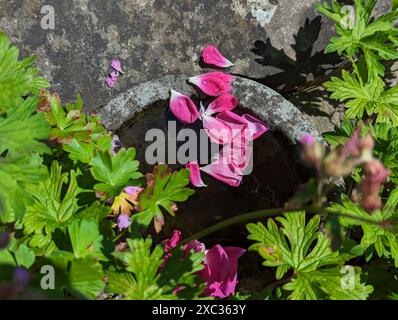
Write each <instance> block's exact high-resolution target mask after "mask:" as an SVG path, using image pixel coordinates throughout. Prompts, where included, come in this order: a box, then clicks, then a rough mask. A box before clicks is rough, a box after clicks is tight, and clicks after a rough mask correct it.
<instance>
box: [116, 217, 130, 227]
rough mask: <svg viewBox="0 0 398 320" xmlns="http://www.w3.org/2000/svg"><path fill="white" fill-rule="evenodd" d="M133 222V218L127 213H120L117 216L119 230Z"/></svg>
mask: <svg viewBox="0 0 398 320" xmlns="http://www.w3.org/2000/svg"><path fill="white" fill-rule="evenodd" d="M130 224H131V219H130V217H129V216H128V215H127V214H119V216H118V217H117V226H118V227H119V230H123V229H127V228H128V227H129V226H130Z"/></svg>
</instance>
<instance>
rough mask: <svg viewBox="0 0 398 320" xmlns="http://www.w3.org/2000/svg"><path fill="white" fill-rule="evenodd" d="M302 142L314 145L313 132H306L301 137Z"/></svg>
mask: <svg viewBox="0 0 398 320" xmlns="http://www.w3.org/2000/svg"><path fill="white" fill-rule="evenodd" d="M300 143H301V144H302V145H306V146H312V145H313V144H314V143H315V138H314V136H313V135H311V134H306V135H304V136H303V137H301V139H300Z"/></svg>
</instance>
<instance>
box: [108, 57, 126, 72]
mask: <svg viewBox="0 0 398 320" xmlns="http://www.w3.org/2000/svg"><path fill="white" fill-rule="evenodd" d="M111 67H112V69H114V70H116V71H117V72H119V73H121V74H122V73H123V71H122V66H121V63H120V61H119V60H117V59H113V60H112V63H111Z"/></svg>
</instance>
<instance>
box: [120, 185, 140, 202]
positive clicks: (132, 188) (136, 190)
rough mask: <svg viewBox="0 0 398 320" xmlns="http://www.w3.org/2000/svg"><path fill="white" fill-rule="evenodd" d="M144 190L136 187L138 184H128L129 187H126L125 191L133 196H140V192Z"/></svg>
mask: <svg viewBox="0 0 398 320" xmlns="http://www.w3.org/2000/svg"><path fill="white" fill-rule="evenodd" d="M142 190H143V189H142V188H140V187H136V186H128V187H126V188H124V192H126V193H127V194H128V195H130V196H131V197H138V195H139V193H140V192H141V191H142ZM129 199H131V198H129Z"/></svg>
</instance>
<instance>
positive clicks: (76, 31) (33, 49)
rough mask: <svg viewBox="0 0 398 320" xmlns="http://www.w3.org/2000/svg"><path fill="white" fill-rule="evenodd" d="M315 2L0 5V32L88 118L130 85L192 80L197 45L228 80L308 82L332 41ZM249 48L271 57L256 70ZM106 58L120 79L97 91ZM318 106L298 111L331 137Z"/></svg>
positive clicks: (46, 1)
mask: <svg viewBox="0 0 398 320" xmlns="http://www.w3.org/2000/svg"><path fill="white" fill-rule="evenodd" d="M318 1H320V0H300V1H292V0H217V1H214V0H197V1H186V0H120V1H108V0H29V1H24V0H0V30H2V31H5V32H6V33H7V34H8V35H9V36H10V37H11V39H12V41H13V42H14V43H15V44H16V45H18V46H19V47H20V48H21V53H22V55H23V56H27V55H33V54H35V55H37V56H38V58H39V68H40V70H41V72H42V73H43V74H44V75H45V76H46V77H47V78H48V79H49V80H50V81H51V83H52V89H53V90H54V91H57V92H59V93H60V95H61V97H62V98H63V100H66V101H68V100H73V99H74V97H75V95H76V94H77V93H81V94H82V97H83V100H84V102H85V106H84V107H85V110H87V111H93V110H96V109H98V108H99V107H101V106H103V105H105V104H106V103H107V102H109V101H110V100H111V99H112V98H114V97H116V96H117V95H118V94H119V93H122V92H125V91H126V90H127V89H129V88H131V87H132V86H133V85H135V84H138V83H141V82H145V81H148V80H152V79H158V78H161V77H163V76H165V75H172V74H175V75H179V74H193V73H198V72H200V71H201V69H200V67H199V65H198V59H199V56H200V52H201V50H202V49H203V47H204V46H205V45H206V44H207V43H213V44H215V45H216V46H218V47H219V48H220V49H221V51H222V52H223V53H224V54H225V55H226V56H227V57H228V58H229V59H230V60H232V61H234V62H235V66H234V68H233V69H232V72H234V73H236V74H240V75H244V76H246V77H249V78H256V79H265V78H266V76H269V75H274V74H276V75H275V76H274V77H271V78H266V81H263V82H264V83H266V84H267V85H268V86H270V87H272V88H274V89H277V88H278V89H279V85H280V84H282V85H286V84H288V85H294V84H297V83H298V82H300V81H303V79H304V81H305V79H306V78H309V79H311V77H314V76H316V75H314V73H317V72H318V64H319V61H318V60H319V56H317V55H315V53H316V52H318V51H322V50H323V48H324V47H325V45H326V43H327V42H328V40H329V38H330V36H331V34H332V33H333V30H332V29H333V28H332V23H331V22H330V21H329V20H328V19H327V18H322V19H318V18H316V17H317V14H316V12H315V10H314V9H313V4H314V3H316V2H318ZM348 2H349V1H347V3H348ZM43 5H51V6H53V7H54V10H55V29H54V30H43V29H42V28H41V26H40V21H41V18H42V17H43V15H44V14H41V8H42V6H43ZM389 5H390V0H380V1H379V5H378V8H377V12H378V13H381V12H384V11H386V10H387V9H388V7H389ZM307 19H308V21H307ZM306 21H307V23H306ZM257 40H261V41H263V43H266V44H267V50H268V53H272V56H273V59H271V58H270V57H269V55H265V60H266V61H265V63H263V64H264V65H260V64H259V63H258V62H256V61H255V60H256V59H258V58H261V56H259V55H257V54H255V53H253V52H251V49H252V48H253V47H254V42H255V41H257ZM267 40H268V42H267ZM258 44H261V42H258ZM112 58H118V59H120V60H121V61H122V64H123V68H124V70H125V71H126V73H125V75H124V76H123V77H121V78H120V80H119V81H118V83H117V87H116V88H115V89H114V90H110V89H108V87H107V86H106V85H105V78H106V75H107V73H108V72H109V63H110V61H111V59H112ZM322 59H323V58H322ZM327 59H329V58H327ZM332 60H333V59H332ZM281 71H282V73H280V72H281ZM302 75H304V78H303V77H302ZM302 78H303V79H302ZM284 96H285V97H287V98H289V99H290V97H289V96H288V95H284ZM318 98H319V97H315V99H318ZM299 99H303V98H302V97H299ZM294 103H295V104H296V102H295V101H294ZM299 104H301V103H299ZM298 106H299V107H301V106H300V105H298ZM318 107H319V108H320V109H321V110H316V114H313V112H312V111H311V110H313V109H314V108H312V109H311V110H310V111H308V109H306V108H304V107H303V108H300V109H301V110H302V111H303V112H305V113H308V114H310V117H311V118H312V119H315V121H316V123H317V125H318V127H319V129H320V130H321V131H324V130H329V129H331V128H332V127H333V124H334V123H335V121H334V120H333V121H331V120H330V119H332V118H333V116H334V114H335V113H334V106H333V105H330V104H329V103H328V101H326V100H324V98H323V97H322V98H321V102H320V106H318ZM325 110H326V111H325Z"/></svg>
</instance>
